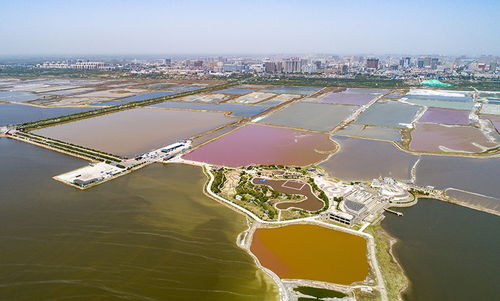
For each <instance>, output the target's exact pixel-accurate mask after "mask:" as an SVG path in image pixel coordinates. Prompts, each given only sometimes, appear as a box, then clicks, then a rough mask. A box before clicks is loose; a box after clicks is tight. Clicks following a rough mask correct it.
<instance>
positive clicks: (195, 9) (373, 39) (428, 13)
mask: <svg viewBox="0 0 500 301" xmlns="http://www.w3.org/2000/svg"><path fill="white" fill-rule="evenodd" d="M299 53H300V54H314V53H330V54H339V55H343V54H415V55H416V54H443V55H482V54H485V55H500V1H499V0H467V1H464V0H434V1H427V0H421V1H419V0H413V1H405V0H398V1H396V0H387V1H384V0H378V1H371V0H370V1H368V0H366V1H364V0H346V1H343V0H339V1H338V0H302V1H296V0H286V1H278V0H276V1H273V0H267V1H260V0H254V1H248V0H247V1H237V0H233V1H229V0H210V1H208V0H205V1H202V0H198V1H196V0H182V1H177V0H170V1H169V0H164V1H159V0H142V1H140V0H98V1H96V0H87V1H79V0H65V1H56V0H43V1H40V0H36V1H27V0H0V55H3V56H5V55H129V54H145V55H147V54H149V55H155V54H186V55H188V54H189V55H196V54H218V55H230V54H299Z"/></svg>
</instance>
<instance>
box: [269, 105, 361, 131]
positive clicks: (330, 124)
mask: <svg viewBox="0 0 500 301" xmlns="http://www.w3.org/2000/svg"><path fill="white" fill-rule="evenodd" d="M356 109H357V107H354V106H342V105H330V104H320V103H307V102H296V103H292V104H291V105H289V106H287V107H286V108H284V109H281V110H279V111H277V112H275V113H273V114H272V115H269V116H266V117H265V118H264V119H262V120H261V122H262V123H266V124H274V125H283V126H290V127H295V128H303V129H308V130H316V131H330V130H332V129H333V128H334V127H336V126H337V125H338V124H339V123H340V122H342V121H343V120H344V119H346V118H347V117H349V116H350V115H351V114H352V113H353V112H354V111H355V110H356Z"/></svg>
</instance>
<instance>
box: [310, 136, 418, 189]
mask: <svg viewBox="0 0 500 301" xmlns="http://www.w3.org/2000/svg"><path fill="white" fill-rule="evenodd" d="M332 138H333V139H334V140H335V141H336V142H337V143H339V144H340V150H339V151H338V152H336V153H334V154H333V155H331V157H330V158H328V160H326V161H325V162H323V163H321V164H320V167H322V168H324V169H325V170H326V171H327V172H328V174H329V175H331V176H333V177H336V178H339V179H343V180H348V181H358V180H359V181H371V180H373V179H376V178H378V177H392V178H395V179H401V180H408V179H410V178H411V173H410V172H411V168H412V167H413V165H414V164H415V162H416V161H417V160H418V156H415V155H412V154H408V153H406V152H403V151H401V150H399V149H397V148H396V147H395V146H394V145H393V144H392V143H389V142H382V141H375V140H365V139H359V138H351V137H340V136H333V137H332Z"/></svg>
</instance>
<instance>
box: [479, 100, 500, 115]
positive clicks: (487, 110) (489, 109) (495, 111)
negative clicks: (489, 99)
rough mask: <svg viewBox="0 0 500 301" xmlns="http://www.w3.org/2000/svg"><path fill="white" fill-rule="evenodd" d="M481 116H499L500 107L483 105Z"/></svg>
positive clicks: (488, 104)
mask: <svg viewBox="0 0 500 301" xmlns="http://www.w3.org/2000/svg"><path fill="white" fill-rule="evenodd" d="M481 114H491V115H500V105H497V104H490V103H485V104H483V106H482V107H481Z"/></svg>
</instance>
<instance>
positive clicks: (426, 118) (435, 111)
mask: <svg viewBox="0 0 500 301" xmlns="http://www.w3.org/2000/svg"><path fill="white" fill-rule="evenodd" d="M419 121H420V122H432V123H441V124H457V125H468V124H469V111H464V110H452V109H443V108H428V109H427V110H426V111H425V113H424V115H422V117H421V118H420V120H419Z"/></svg>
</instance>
